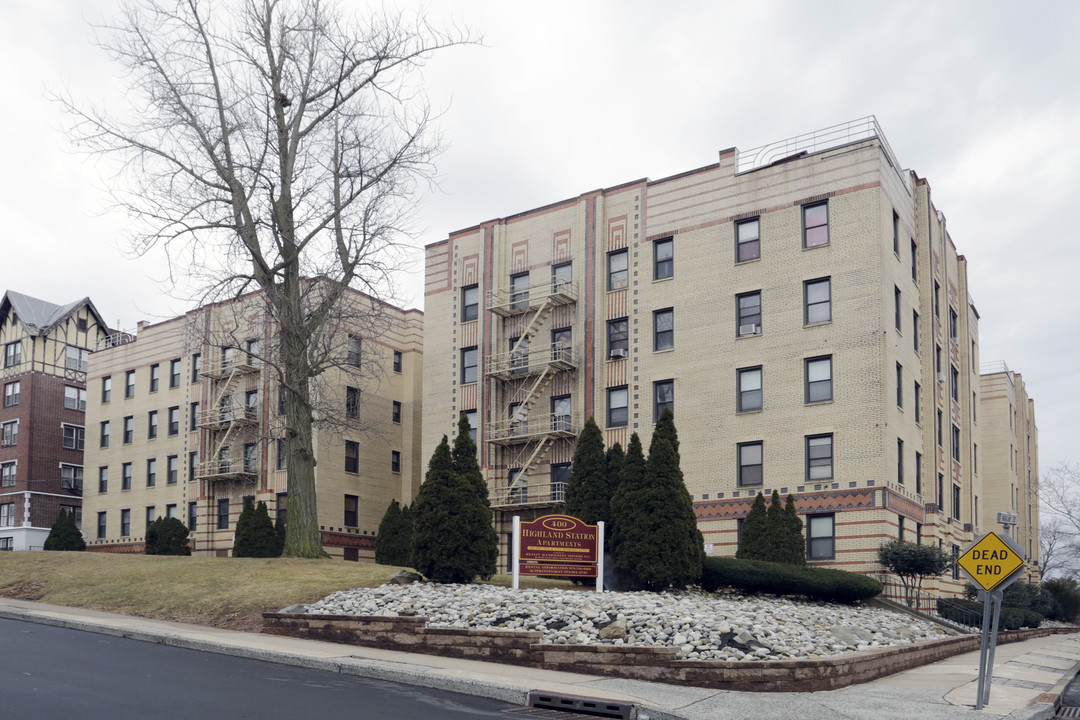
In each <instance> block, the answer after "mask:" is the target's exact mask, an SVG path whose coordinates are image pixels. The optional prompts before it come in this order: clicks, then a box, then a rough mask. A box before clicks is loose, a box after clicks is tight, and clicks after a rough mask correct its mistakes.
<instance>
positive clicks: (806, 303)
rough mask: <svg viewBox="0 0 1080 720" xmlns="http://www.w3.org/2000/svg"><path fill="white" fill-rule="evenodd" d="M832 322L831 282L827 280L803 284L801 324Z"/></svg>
mask: <svg viewBox="0 0 1080 720" xmlns="http://www.w3.org/2000/svg"><path fill="white" fill-rule="evenodd" d="M831 320H832V281H831V280H830V279H829V278H819V279H817V280H807V281H806V282H804V283H803V324H805V325H813V324H815V323H823V322H829V321H831Z"/></svg>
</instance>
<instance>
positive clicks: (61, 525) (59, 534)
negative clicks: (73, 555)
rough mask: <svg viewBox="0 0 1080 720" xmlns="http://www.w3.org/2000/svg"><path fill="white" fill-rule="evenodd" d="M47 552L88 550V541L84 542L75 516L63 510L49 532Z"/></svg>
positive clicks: (46, 540)
mask: <svg viewBox="0 0 1080 720" xmlns="http://www.w3.org/2000/svg"><path fill="white" fill-rule="evenodd" d="M45 549H46V550H74V551H76V552H78V551H82V550H86V541H85V540H83V536H82V532H81V531H80V530H79V526H78V525H76V524H75V516H74V515H72V514H71V513H69V512H68V511H67V510H61V511H60V515H59V516H57V518H56V522H54V523H53V526H52V528H51V529H50V530H49V536H48V537H47V538H45Z"/></svg>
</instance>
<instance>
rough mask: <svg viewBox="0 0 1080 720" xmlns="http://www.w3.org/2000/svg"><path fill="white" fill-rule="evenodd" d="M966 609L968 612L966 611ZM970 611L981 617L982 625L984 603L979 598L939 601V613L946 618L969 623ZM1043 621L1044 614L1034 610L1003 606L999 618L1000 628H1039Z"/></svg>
mask: <svg viewBox="0 0 1080 720" xmlns="http://www.w3.org/2000/svg"><path fill="white" fill-rule="evenodd" d="M965 610H966V611H968V612H967V613H965V612H964V611H965ZM968 613H974V614H975V615H976V617H978V618H979V623H980V625H981V623H982V615H983V603H981V602H979V601H978V600H961V599H960V598H950V599H949V600H948V602H941V601H939V602H938V615H940V616H941V617H943V618H945V619H946V620H952V621H954V622H959V623H963V624H969V623H970V619H971V616H970V615H969V614H968ZM1042 621H1043V616H1042V615H1040V614H1039V613H1037V612H1035V611H1034V610H1025V609H1023V608H1013V607H1003V608H1001V617H1000V618H999V619H998V630H1019V629H1020V628H1037V627H1039V625H1041V624H1042ZM976 627H978V625H976Z"/></svg>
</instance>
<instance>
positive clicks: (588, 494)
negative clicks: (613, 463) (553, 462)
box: [566, 417, 617, 525]
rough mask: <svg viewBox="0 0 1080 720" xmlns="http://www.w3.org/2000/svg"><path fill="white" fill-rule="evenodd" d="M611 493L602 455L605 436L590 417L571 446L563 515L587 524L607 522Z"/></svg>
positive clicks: (609, 514)
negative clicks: (572, 455)
mask: <svg viewBox="0 0 1080 720" xmlns="http://www.w3.org/2000/svg"><path fill="white" fill-rule="evenodd" d="M616 479H617V478H616ZM613 492H614V486H613V484H612V483H611V478H610V477H609V474H608V463H607V455H606V454H605V452H604V434H603V433H602V432H601V431H600V428H599V427H598V426H597V424H596V421H595V420H593V419H592V418H591V417H590V418H589V419H588V420H586V421H585V426H584V427H583V428H582V429H581V434H580V435H578V439H577V444H576V445H575V446H574V457H573V460H572V462H571V464H570V482H569V483H567V485H566V514H567V515H571V516H573V517H576V518H577V519H578V520H581V521H582V522H584V523H588V524H589V525H595V524H596V523H597V522H598V521H600V520H603V521H604V522H605V523H607V522H610V519H611V518H610V516H611V495H612V493H613Z"/></svg>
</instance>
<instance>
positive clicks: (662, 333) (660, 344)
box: [653, 308, 675, 352]
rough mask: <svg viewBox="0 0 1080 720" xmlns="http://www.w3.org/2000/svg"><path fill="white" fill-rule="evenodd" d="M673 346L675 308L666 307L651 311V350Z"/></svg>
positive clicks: (672, 347)
mask: <svg viewBox="0 0 1080 720" xmlns="http://www.w3.org/2000/svg"><path fill="white" fill-rule="evenodd" d="M674 347H675V310H674V309H673V308H666V309H664V310H657V311H655V312H653V350H654V351H656V352H659V351H661V350H672V349H674Z"/></svg>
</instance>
